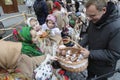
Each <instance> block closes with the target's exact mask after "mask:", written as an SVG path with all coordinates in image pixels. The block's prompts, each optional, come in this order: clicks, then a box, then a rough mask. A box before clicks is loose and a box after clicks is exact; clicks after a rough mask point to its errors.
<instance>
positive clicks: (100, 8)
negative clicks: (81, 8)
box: [85, 0, 108, 11]
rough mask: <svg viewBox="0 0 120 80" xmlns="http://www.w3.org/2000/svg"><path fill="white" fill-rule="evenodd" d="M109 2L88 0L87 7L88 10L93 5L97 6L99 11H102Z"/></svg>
mask: <svg viewBox="0 0 120 80" xmlns="http://www.w3.org/2000/svg"><path fill="white" fill-rule="evenodd" d="M107 2H108V1H107V0H88V2H87V3H86V5H85V7H86V8H88V7H90V6H91V5H95V6H96V8H97V10H99V11H101V10H102V9H103V7H106V5H107Z"/></svg>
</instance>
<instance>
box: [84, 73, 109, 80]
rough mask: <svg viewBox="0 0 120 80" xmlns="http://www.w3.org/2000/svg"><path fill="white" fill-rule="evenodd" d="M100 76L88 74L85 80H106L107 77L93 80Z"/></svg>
mask: <svg viewBox="0 0 120 80" xmlns="http://www.w3.org/2000/svg"><path fill="white" fill-rule="evenodd" d="M99 76H101V75H96V74H93V73H92V72H88V77H87V79H86V80H108V77H103V78H100V79H95V78H96V77H99Z"/></svg>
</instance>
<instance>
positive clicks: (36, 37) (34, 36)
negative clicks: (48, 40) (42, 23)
mask: <svg viewBox="0 0 120 80" xmlns="http://www.w3.org/2000/svg"><path fill="white" fill-rule="evenodd" d="M30 34H31V36H32V42H33V43H37V42H38V36H37V32H36V31H35V30H31V31H30Z"/></svg>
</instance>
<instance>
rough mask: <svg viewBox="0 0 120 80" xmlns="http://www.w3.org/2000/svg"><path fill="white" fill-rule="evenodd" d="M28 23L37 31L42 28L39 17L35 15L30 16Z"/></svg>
mask: <svg viewBox="0 0 120 80" xmlns="http://www.w3.org/2000/svg"><path fill="white" fill-rule="evenodd" d="M27 25H28V26H30V27H32V28H33V29H34V30H35V31H37V32H38V31H39V30H40V29H41V25H40V24H39V22H38V20H37V18H35V17H30V18H28V19H27Z"/></svg>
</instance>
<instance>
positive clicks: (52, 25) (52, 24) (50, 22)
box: [47, 20, 55, 29]
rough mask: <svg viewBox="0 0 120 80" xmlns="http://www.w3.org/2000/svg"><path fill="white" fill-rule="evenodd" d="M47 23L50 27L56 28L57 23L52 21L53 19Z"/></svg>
mask: <svg viewBox="0 0 120 80" xmlns="http://www.w3.org/2000/svg"><path fill="white" fill-rule="evenodd" d="M47 25H48V27H49V28H50V29H52V28H54V26H55V23H54V22H53V21H51V20H48V22H47Z"/></svg>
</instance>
